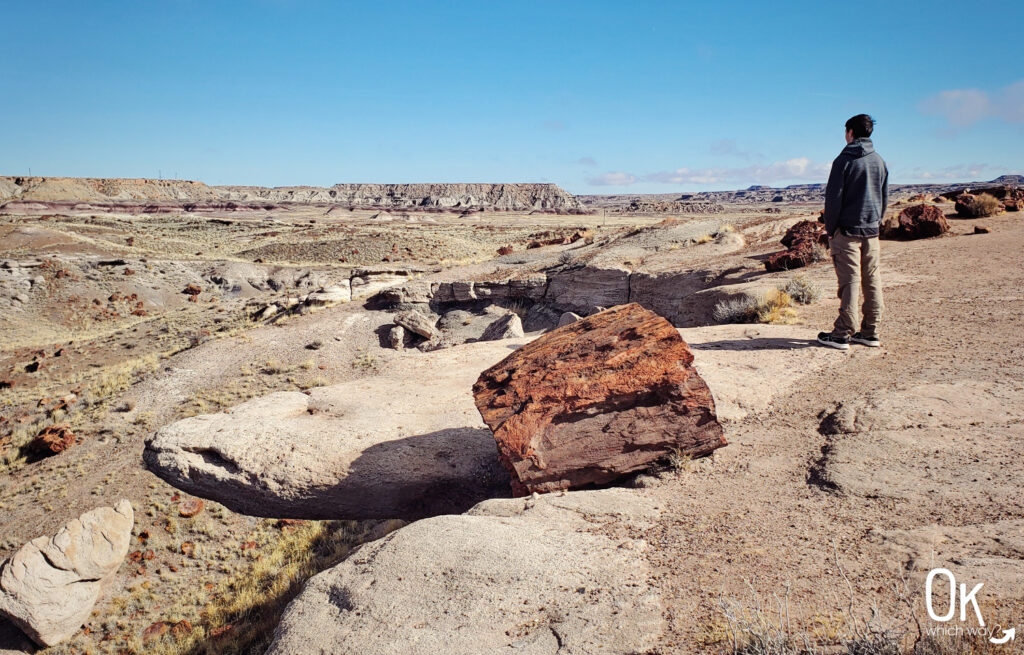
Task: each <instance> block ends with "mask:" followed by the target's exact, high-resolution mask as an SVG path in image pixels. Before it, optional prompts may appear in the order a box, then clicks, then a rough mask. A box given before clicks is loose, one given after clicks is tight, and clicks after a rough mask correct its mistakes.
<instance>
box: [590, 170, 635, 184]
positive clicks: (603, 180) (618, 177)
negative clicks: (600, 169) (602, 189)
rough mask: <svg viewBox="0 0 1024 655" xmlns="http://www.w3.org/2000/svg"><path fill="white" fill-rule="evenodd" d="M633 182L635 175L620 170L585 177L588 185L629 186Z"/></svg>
mask: <svg viewBox="0 0 1024 655" xmlns="http://www.w3.org/2000/svg"><path fill="white" fill-rule="evenodd" d="M635 182H637V178H636V176H635V175H631V174H629V173H623V172H622V171H612V172H610V173H602V174H601V175H597V176H595V177H588V178H587V184H589V185H590V186H629V185H630V184H633V183H635Z"/></svg>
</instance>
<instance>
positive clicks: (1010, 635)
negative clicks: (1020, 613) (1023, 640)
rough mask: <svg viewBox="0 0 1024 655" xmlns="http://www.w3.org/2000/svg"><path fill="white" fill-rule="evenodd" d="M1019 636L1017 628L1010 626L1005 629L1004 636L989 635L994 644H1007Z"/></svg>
mask: <svg viewBox="0 0 1024 655" xmlns="http://www.w3.org/2000/svg"><path fill="white" fill-rule="evenodd" d="M1016 636H1017V628H1010V629H1009V630H1003V636H1002V637H1000V638H999V639H996V638H995V637H989V639H988V640H989V641H991V642H992V643H993V644H1005V643H1006V642H1008V641H1012V640H1013V639H1014V637H1016Z"/></svg>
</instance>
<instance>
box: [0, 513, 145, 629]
mask: <svg viewBox="0 0 1024 655" xmlns="http://www.w3.org/2000/svg"><path fill="white" fill-rule="evenodd" d="M134 521H135V516H134V513H133V512H132V506H131V503H129V502H128V501H127V500H122V501H120V502H119V503H118V504H117V506H116V507H100V508H98V509H94V510H92V511H90V512H86V513H85V514H83V515H82V516H81V517H79V518H77V519H74V520H72V521H69V522H68V523H67V524H65V525H64V527H63V528H61V529H60V531H59V532H58V533H57V534H56V535H54V536H52V537H39V538H37V539H33V540H32V541H30V542H28V543H27V544H25V545H24V546H22V547H21V549H20V550H19V551H18V552H16V553H15V554H14V556H13V557H11V558H10V559H9V560H7V561H5V562H4V563H3V564H0V617H6V618H8V619H9V620H10V621H11V623H13V624H14V625H16V626H17V627H19V628H21V630H22V631H23V632H24V633H25V634H27V635H28V636H29V637H31V638H32V639H33V640H34V641H35V642H36V643H38V644H40V645H41V646H53V645H54V644H58V643H60V642H62V641H64V640H65V639H67V638H69V637H71V636H72V635H74V634H75V633H76V632H78V629H79V628H81V627H82V624H83V623H84V622H85V621H86V619H88V618H89V613H90V612H91V611H92V608H93V606H94V605H95V604H96V601H97V600H98V599H99V597H100V595H101V594H102V593H103V591H104V590H105V589H106V588H107V587H108V586H109V585H110V583H111V582H112V581H113V578H114V576H115V575H116V574H117V567H118V566H119V565H120V564H121V561H122V560H123V559H124V557H125V555H126V554H127V553H128V543H129V540H130V539H131V532H132V526H133V525H134Z"/></svg>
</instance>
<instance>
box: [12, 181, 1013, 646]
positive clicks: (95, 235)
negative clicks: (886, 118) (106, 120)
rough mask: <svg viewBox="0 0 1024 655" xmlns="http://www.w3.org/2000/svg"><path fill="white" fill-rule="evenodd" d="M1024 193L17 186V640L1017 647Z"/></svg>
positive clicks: (965, 187)
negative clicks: (833, 344)
mask: <svg viewBox="0 0 1024 655" xmlns="http://www.w3.org/2000/svg"><path fill="white" fill-rule="evenodd" d="M1016 182H1018V180H1013V179H1010V178H1006V179H1000V180H996V181H993V182H986V183H973V184H958V185H948V186H942V187H934V188H933V187H928V188H927V189H924V188H916V187H915V188H913V189H899V190H898V193H894V198H893V200H894V203H893V205H892V206H891V207H890V212H889V215H888V216H887V221H886V227H885V237H886V238H885V240H884V241H883V242H882V253H883V254H882V262H883V281H884V284H885V294H886V317H885V322H884V328H883V332H882V335H881V337H882V341H883V346H882V347H881V348H862V347H854V348H853V349H851V350H850V351H849V352H839V351H836V350H832V349H825V348H820V347H818V346H817V345H816V344H815V342H814V336H815V335H816V333H817V332H818V331H819V330H822V329H827V328H828V327H829V326H830V325H831V322H832V320H833V319H834V315H835V313H836V310H837V306H838V301H837V300H836V298H835V295H836V283H835V276H834V273H833V270H832V265H831V262H830V260H829V254H828V251H827V248H826V246H825V244H824V240H823V239H822V238H821V228H820V227H819V225H818V223H817V219H818V215H819V211H820V209H821V204H820V198H818V197H817V196H815V195H813V193H815V192H813V190H810V191H809V190H807V189H802V188H801V189H797V190H796V191H794V192H793V193H790V194H787V192H786V191H785V190H758V191H757V193H756V194H752V195H753V196H754V197H753V198H751V197H749V195H746V194H745V195H744V196H742V197H741V196H739V195H738V194H739V193H742V192H730V193H732V195H729V194H728V193H726V192H716V193H718V195H707V194H672V195H670V196H667V197H644V196H629V197H626V196H622V197H602V198H599V199H595V198H594V197H590V198H576V197H574V196H572V195H570V194H568V193H566V192H565V191H563V190H561V189H559V188H558V187H555V186H553V185H540V184H505V185H473V184H464V185H461V184H460V185H346V184H339V185H335V186H333V187H330V188H317V187H291V188H284V189H280V188H279V189H263V188H259V187H210V186H207V185H205V184H202V183H199V182H183V181H161V180H98V179H72V178H25V177H21V178H0V335H2V337H0V517H2V518H0V537H2V539H0V561H2V562H3V563H2V564H0V654H3V655H7V654H8V653H12V654H13V653H31V652H38V653H47V654H50V653H54V654H57V653H59V654H70V653H76V654H77V653H176V654H178V653H181V654H183V653H189V654H198V653H274V654H300V653H301V654H305V653H396V654H397V653H403V654H405V653H440V652H443V653H466V654H469V653H530V654H533V653H545V654H547V653H559V654H563V655H564V654H567V653H622V654H624V655H625V654H647V655H654V654H656V653H734V652H743V653H751V654H754V653H779V654H788V653H857V654H868V655H870V654H872V653H884V654H890V655H891V654H896V653H917V654H918V655H923V654H925V653H927V654H931V655H943V654H949V653H962V652H967V653H970V652H975V653H1019V652H1022V651H1021V642H1022V640H1021V639H1020V638H1017V639H1016V640H1014V641H1010V642H1008V643H1005V644H1002V645H994V644H992V643H990V642H989V641H988V639H987V638H983V637H979V636H975V635H970V634H959V635H958V634H940V633H938V632H936V630H935V628H936V627H941V626H942V625H945V624H938V623H935V622H934V621H931V620H930V619H929V618H928V615H927V613H926V608H925V604H924V595H923V588H924V583H925V577H926V575H927V574H928V571H929V570H931V569H933V568H936V567H945V568H947V569H949V570H950V571H952V572H953V573H955V575H956V578H957V581H958V582H963V583H966V584H968V586H969V587H971V586H974V585H975V584H977V583H984V587H983V589H982V591H980V592H979V593H978V596H977V598H978V604H979V608H980V611H981V613H982V614H983V616H984V620H985V625H986V626H987V627H988V628H989V629H994V626H996V625H998V626H1001V628H1010V627H1011V626H1020V628H1019V629H1018V630H1017V632H1018V633H1024V495H1022V494H1021V492H1020V490H1021V488H1022V486H1024V472H1022V469H1021V466H1020V462H1021V461H1022V458H1024V410H1022V409H1021V408H1022V407H1024V383H1022V382H1021V381H1022V380H1024V346H1022V345H1021V340H1020V338H1019V335H1020V332H1021V316H1024V295H1022V292H1021V289H1022V288H1024V269H1022V268H1021V266H1020V265H1019V253H1020V251H1021V249H1022V247H1024V222H1022V220H1021V218H1020V216H1021V213H1020V212H1019V211H1018V210H1019V209H1020V205H1021V203H1022V202H1024V189H1021V187H1020V186H1018V185H1017V184H1016ZM965 191H968V193H965ZM778 196H782V199H781V200H776V197H778ZM979 215H980V216H979ZM963 625H969V626H973V627H977V626H978V623H977V622H976V621H975V620H974V619H973V618H971V619H970V621H969V622H968V623H967V624H963ZM992 634H993V635H994V636H999V634H1001V632H999V631H998V630H997V631H995V632H993V633H992Z"/></svg>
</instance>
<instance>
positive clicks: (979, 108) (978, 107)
mask: <svg viewBox="0 0 1024 655" xmlns="http://www.w3.org/2000/svg"><path fill="white" fill-rule="evenodd" d="M919 108H920V110H921V111H922V112H924V113H925V114H931V115H939V116H942V117H943V118H945V119H946V121H947V122H948V123H949V124H950V125H953V126H954V127H969V126H971V125H974V124H975V123H978V122H979V121H983V120H987V119H992V118H995V119H1000V120H1004V121H1006V122H1008V123H1024V80H1020V81H1018V82H1014V83H1013V84H1010V85H1009V86H1006V87H1003V88H1002V89H999V90H998V91H995V92H988V91H982V90H981V89H948V90H946V91H940V92H939V93H936V94H935V95H933V96H930V97H928V98H925V99H924V100H923V101H922V102H921V104H920V106H919Z"/></svg>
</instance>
